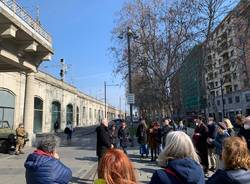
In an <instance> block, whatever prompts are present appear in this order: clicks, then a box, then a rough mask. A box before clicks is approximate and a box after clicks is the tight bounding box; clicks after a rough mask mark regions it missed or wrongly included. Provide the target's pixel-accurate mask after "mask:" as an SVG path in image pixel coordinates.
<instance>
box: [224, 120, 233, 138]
mask: <svg viewBox="0 0 250 184" xmlns="http://www.w3.org/2000/svg"><path fill="white" fill-rule="evenodd" d="M223 121H224V123H225V124H226V126H227V132H228V134H229V135H230V136H235V132H234V129H233V128H234V126H233V125H232V123H231V121H230V119H228V118H224V120H223Z"/></svg>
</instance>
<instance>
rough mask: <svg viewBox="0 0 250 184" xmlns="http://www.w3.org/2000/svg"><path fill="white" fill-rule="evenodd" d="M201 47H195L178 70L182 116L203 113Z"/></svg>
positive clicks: (203, 91)
mask: <svg viewBox="0 0 250 184" xmlns="http://www.w3.org/2000/svg"><path fill="white" fill-rule="evenodd" d="M202 58H203V52H202V46H201V45H198V46H195V47H194V48H193V49H192V50H191V51H190V53H189V55H188V56H187V57H186V58H185V60H184V62H183V64H182V66H181V68H180V89H181V98H182V100H181V101H182V108H183V110H182V113H183V115H190V114H201V113H205V109H206V93H205V92H206V89H205V85H204V80H202V78H203V76H202V72H203V69H202V67H203V62H202Z"/></svg>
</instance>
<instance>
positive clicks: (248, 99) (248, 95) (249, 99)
mask: <svg viewBox="0 0 250 184" xmlns="http://www.w3.org/2000/svg"><path fill="white" fill-rule="evenodd" d="M245 96H246V101H247V102H250V93H247V94H246V95H245Z"/></svg>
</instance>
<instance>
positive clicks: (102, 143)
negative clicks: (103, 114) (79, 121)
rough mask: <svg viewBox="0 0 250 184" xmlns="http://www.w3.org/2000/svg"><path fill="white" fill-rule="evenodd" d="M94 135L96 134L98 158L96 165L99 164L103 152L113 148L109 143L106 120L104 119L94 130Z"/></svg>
mask: <svg viewBox="0 0 250 184" xmlns="http://www.w3.org/2000/svg"><path fill="white" fill-rule="evenodd" d="M96 133H97V144H96V155H97V156H98V163H99V162H100V160H101V158H102V156H103V155H104V154H105V152H106V151H107V150H108V149H109V148H113V147H114V146H113V145H112V143H111V139H110V135H109V130H108V120H107V119H106V118H105V119H103V120H102V122H101V125H100V126H98V127H97V128H96Z"/></svg>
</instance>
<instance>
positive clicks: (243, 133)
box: [239, 116, 250, 150]
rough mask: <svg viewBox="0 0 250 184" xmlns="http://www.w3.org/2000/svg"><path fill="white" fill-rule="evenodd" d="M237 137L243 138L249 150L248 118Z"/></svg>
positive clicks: (249, 125)
mask: <svg viewBox="0 0 250 184" xmlns="http://www.w3.org/2000/svg"><path fill="white" fill-rule="evenodd" d="M239 136H240V137H244V138H245V140H246V142H247V146H248V149H249V150H250V116H247V117H246V118H245V119H244V124H243V128H242V129H241V130H240V132H239Z"/></svg>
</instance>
